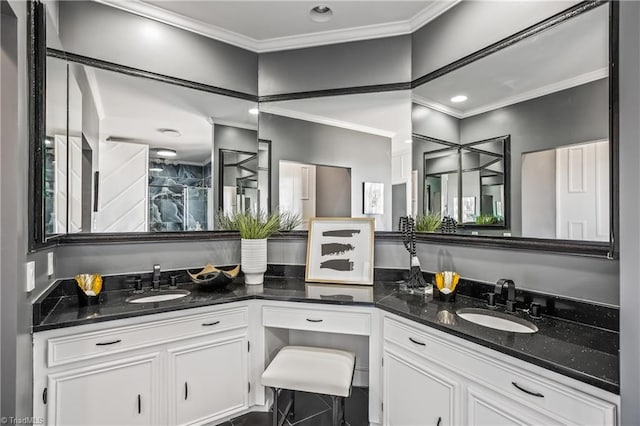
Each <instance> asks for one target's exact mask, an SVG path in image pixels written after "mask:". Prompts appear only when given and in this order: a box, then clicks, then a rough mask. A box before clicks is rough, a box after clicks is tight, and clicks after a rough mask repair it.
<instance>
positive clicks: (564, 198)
mask: <svg viewBox="0 0 640 426" xmlns="http://www.w3.org/2000/svg"><path fill="white" fill-rule="evenodd" d="M608 177H609V142H608V141H599V142H592V143H586V144H580V145H571V146H568V147H565V148H558V149H557V151H556V238H561V239H569V240H590V241H609V178H608Z"/></svg>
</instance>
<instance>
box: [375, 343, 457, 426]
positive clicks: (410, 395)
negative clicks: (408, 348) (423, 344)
mask: <svg viewBox="0 0 640 426" xmlns="http://www.w3.org/2000/svg"><path fill="white" fill-rule="evenodd" d="M383 370H384V373H383V374H384V389H383V417H384V424H385V425H390V426H431V425H433V426H448V425H455V424H459V423H460V422H459V421H458V420H457V418H456V411H455V409H456V407H455V405H456V404H455V403H456V400H457V394H458V392H459V385H458V383H457V382H456V381H455V380H453V379H451V378H448V377H446V371H445V370H442V369H441V368H440V367H436V366H435V365H434V364H432V363H427V362H426V361H424V364H422V363H414V362H412V361H408V360H407V357H402V356H398V355H396V354H395V353H393V352H389V351H386V350H385V352H384V367H383ZM436 371H437V372H436Z"/></svg>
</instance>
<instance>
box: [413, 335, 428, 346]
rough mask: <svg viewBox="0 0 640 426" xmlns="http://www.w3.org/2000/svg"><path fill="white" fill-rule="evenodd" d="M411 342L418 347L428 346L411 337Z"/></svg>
mask: <svg viewBox="0 0 640 426" xmlns="http://www.w3.org/2000/svg"><path fill="white" fill-rule="evenodd" d="M409 340H411V341H412V342H413V343H415V344H416V345H420V346H427V344H426V343H422V342H420V341H418V340H416V339H414V338H413V337H409Z"/></svg>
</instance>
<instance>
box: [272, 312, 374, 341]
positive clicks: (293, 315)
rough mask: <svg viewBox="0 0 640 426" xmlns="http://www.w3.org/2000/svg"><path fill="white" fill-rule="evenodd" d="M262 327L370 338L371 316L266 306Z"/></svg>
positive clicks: (359, 313) (362, 313) (357, 313)
mask: <svg viewBox="0 0 640 426" xmlns="http://www.w3.org/2000/svg"><path fill="white" fill-rule="evenodd" d="M262 325H264V326H265V327H278V328H290V329H294V330H310V331H322V332H327V333H342V334H357V335H365V336H368V335H369V334H370V333H371V315H370V314H368V313H364V312H343V311H333V310H327V309H313V308H304V309H301V308H286V307H275V306H265V307H264V308H263V309H262Z"/></svg>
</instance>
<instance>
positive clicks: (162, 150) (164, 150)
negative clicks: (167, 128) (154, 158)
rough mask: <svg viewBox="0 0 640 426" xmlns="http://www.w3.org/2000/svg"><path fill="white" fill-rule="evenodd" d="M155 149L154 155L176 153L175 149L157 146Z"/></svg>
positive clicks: (173, 154)
mask: <svg viewBox="0 0 640 426" xmlns="http://www.w3.org/2000/svg"><path fill="white" fill-rule="evenodd" d="M155 151H156V155H159V156H160V157H175V156H176V155H178V153H177V152H176V150H175V149H169V148H158V149H156V150H155Z"/></svg>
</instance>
